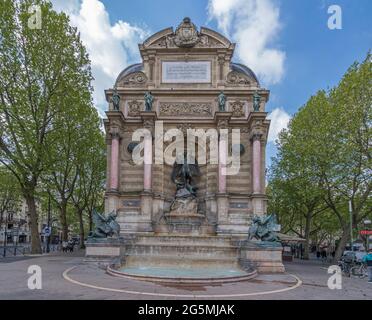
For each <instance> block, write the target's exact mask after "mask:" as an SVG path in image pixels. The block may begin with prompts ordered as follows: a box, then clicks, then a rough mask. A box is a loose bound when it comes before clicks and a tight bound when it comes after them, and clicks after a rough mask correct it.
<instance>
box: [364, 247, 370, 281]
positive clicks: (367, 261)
mask: <svg viewBox="0 0 372 320" xmlns="http://www.w3.org/2000/svg"><path fill="white" fill-rule="evenodd" d="M362 261H363V262H364V263H366V264H367V270H368V283H372V249H369V250H368V254H367V255H365V256H364V257H363V260H362Z"/></svg>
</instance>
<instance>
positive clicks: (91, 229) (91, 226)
mask: <svg viewBox="0 0 372 320" xmlns="http://www.w3.org/2000/svg"><path fill="white" fill-rule="evenodd" d="M88 218H89V233H90V232H92V231H93V217H92V210H89V209H88Z"/></svg>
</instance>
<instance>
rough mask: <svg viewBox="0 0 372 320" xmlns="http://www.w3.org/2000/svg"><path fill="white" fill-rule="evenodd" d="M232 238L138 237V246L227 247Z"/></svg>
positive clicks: (188, 236)
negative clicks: (168, 244) (170, 244)
mask: <svg viewBox="0 0 372 320" xmlns="http://www.w3.org/2000/svg"><path fill="white" fill-rule="evenodd" d="M231 241H232V238H231V237H225V236H222V237H220V236H190V235H162V236H138V237H136V243H138V244H147V243H148V244H155V243H156V244H167V243H172V244H178V245H182V246H185V245H206V246H229V245H231Z"/></svg>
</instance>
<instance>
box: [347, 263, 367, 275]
mask: <svg viewBox="0 0 372 320" xmlns="http://www.w3.org/2000/svg"><path fill="white" fill-rule="evenodd" d="M350 274H351V275H352V276H353V277H357V278H359V279H363V278H365V277H367V276H368V273H367V265H366V264H365V263H363V262H357V263H356V264H355V265H354V266H353V267H351V268H350Z"/></svg>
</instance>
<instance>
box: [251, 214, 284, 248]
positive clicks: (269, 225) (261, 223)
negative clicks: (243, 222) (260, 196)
mask: <svg viewBox="0 0 372 320" xmlns="http://www.w3.org/2000/svg"><path fill="white" fill-rule="evenodd" d="M252 222H253V224H252V226H251V227H250V228H249V231H248V240H252V239H257V240H261V241H268V242H278V241H279V238H278V236H277V234H276V232H277V231H279V229H280V225H279V224H277V222H276V215H275V214H270V215H263V216H254V217H253V219H252Z"/></svg>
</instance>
